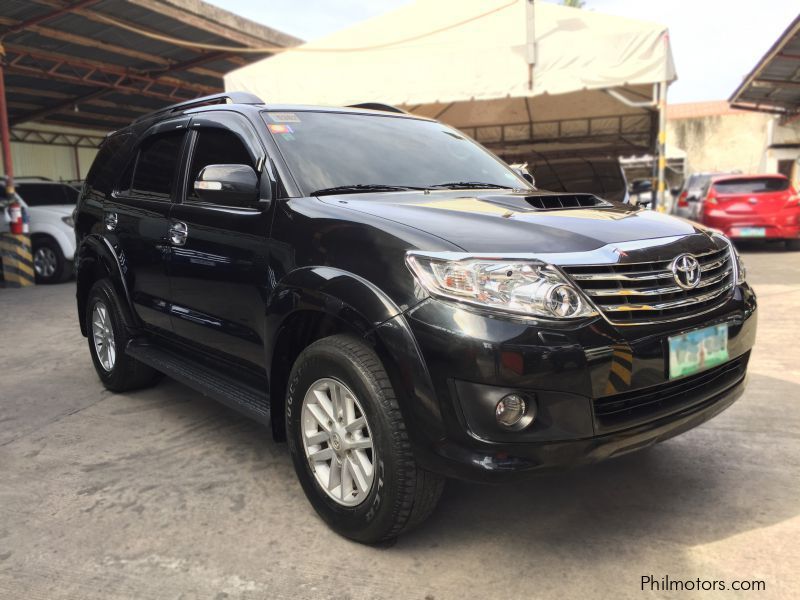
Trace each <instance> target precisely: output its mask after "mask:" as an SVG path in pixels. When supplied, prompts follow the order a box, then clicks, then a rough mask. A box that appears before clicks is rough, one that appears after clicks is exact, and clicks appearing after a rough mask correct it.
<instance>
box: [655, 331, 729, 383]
mask: <svg viewBox="0 0 800 600" xmlns="http://www.w3.org/2000/svg"><path fill="white" fill-rule="evenodd" d="M728 358H729V356H728V325H727V323H723V324H721V325H712V326H711V327H704V328H703V329H696V330H694V331H690V332H689V333H684V334H682V335H673V336H671V337H670V338H669V378H670V379H675V378H677V377H685V376H686V375H693V374H694V373H699V372H700V371H705V370H706V369H710V368H712V367H716V366H717V365H720V364H722V363H724V362H725V361H727V360H728Z"/></svg>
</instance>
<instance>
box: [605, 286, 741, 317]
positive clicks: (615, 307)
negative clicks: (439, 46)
mask: <svg viewBox="0 0 800 600" xmlns="http://www.w3.org/2000/svg"><path fill="white" fill-rule="evenodd" d="M732 288H733V282H731V283H728V284H726V285H724V286H723V287H721V288H720V289H718V290H714V291H713V292H709V293H707V294H700V295H698V296H692V297H691V298H681V299H680V300H669V301H667V302H660V303H658V304H608V305H604V306H603V307H602V308H603V310H604V311H605V312H634V311H649V310H665V309H670V308H680V307H681V306H690V305H692V304H695V303H697V302H706V301H708V300H713V299H714V298H718V297H719V296H721V295H722V294H724V293H725V292H727V291H729V290H730V289H732Z"/></svg>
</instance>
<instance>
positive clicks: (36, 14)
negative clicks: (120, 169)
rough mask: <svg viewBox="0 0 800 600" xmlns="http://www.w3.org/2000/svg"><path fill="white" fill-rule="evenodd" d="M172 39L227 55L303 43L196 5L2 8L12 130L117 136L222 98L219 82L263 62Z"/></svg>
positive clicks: (131, 0) (101, 1)
mask: <svg viewBox="0 0 800 600" xmlns="http://www.w3.org/2000/svg"><path fill="white" fill-rule="evenodd" d="M108 17H111V18H112V19H113V20H114V21H115V22H114V23H110V22H109V21H108V20H107V18H108ZM120 23H121V24H124V25H126V26H127V27H122V26H120V25H119V24H120ZM132 29H133V30H136V31H133V30H132ZM145 33H150V34H156V35H159V36H164V37H165V38H167V39H153V38H152V37H149V36H147V35H145ZM173 40H181V41H188V42H193V43H200V44H207V45H216V46H224V47H226V48H265V47H266V48H269V47H275V46H277V47H291V46H295V45H297V44H299V43H300V42H301V40H299V39H297V38H295V37H292V36H290V35H287V34H285V33H282V32H280V31H276V30H274V29H272V28H269V27H266V26H264V25H261V24H259V23H255V22H253V21H249V20H247V19H244V18H242V17H240V16H238V15H235V14H233V13H231V12H228V11H226V10H223V9H220V8H217V7H215V6H212V5H210V4H206V3H205V2H202V1H200V0H77V1H76V0H69V1H65V0H4V1H3V2H0V43H1V44H2V46H3V47H4V49H5V61H4V64H5V73H6V77H5V83H6V95H7V101H8V108H9V121H10V123H11V125H12V127H13V126H15V125H19V124H22V123H26V122H40V123H48V124H61V125H68V126H74V127H82V128H93V129H100V130H111V129H117V128H119V127H122V126H124V125H125V124H127V123H129V122H130V121H132V120H133V119H135V118H136V117H138V116H141V115H142V114H145V113H147V112H150V111H152V110H156V109H158V108H160V107H162V106H165V105H167V104H171V103H175V102H180V101H182V100H186V99H190V98H195V97H199V96H204V95H207V94H212V93H217V92H221V91H223V83H222V76H223V75H225V74H226V73H227V72H229V71H231V70H233V69H235V68H238V67H240V66H242V65H245V64H248V63H250V62H253V61H256V60H259V59H261V58H264V57H265V56H269V55H270V53H269V52H267V51H264V52H262V53H255V54H254V53H245V52H237V51H235V50H233V51H229V50H213V49H199V48H190V47H186V46H185V45H182V44H180V43H175V42H173Z"/></svg>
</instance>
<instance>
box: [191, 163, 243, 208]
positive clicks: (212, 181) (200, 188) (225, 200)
mask: <svg viewBox="0 0 800 600" xmlns="http://www.w3.org/2000/svg"><path fill="white" fill-rule="evenodd" d="M194 191H195V192H196V193H197V196H198V197H199V198H200V200H202V201H203V202H210V203H212V204H233V205H239V206H246V205H249V204H253V203H255V202H258V176H257V175H256V172H255V171H254V170H253V167H251V166H249V165H208V166H206V167H203V170H201V171H200V173H199V174H198V175H197V179H196V180H195V182H194Z"/></svg>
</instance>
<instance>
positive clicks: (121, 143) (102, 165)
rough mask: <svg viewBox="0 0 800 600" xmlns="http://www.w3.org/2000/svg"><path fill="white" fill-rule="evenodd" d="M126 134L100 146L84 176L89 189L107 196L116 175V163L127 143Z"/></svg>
mask: <svg viewBox="0 0 800 600" xmlns="http://www.w3.org/2000/svg"><path fill="white" fill-rule="evenodd" d="M129 137H130V136H129V135H128V134H124V133H123V134H116V135H112V136H111V137H109V138H106V139H105V141H104V142H103V143H102V144H101V146H100V151H99V152H98V153H97V156H96V157H95V159H94V162H93V163H92V167H91V168H90V169H89V174H88V175H87V176H86V183H87V185H88V187H89V188H94V189H96V190H97V191H99V192H101V193H103V194H108V193H110V192H111V189H112V188H113V186H114V180H115V179H116V177H117V174H118V172H119V171H118V170H117V169H118V168H119V165H118V164H116V163H118V162H119V161H120V160H121V159H123V158H124V156H123V155H124V152H123V150H124V148H125V145H126V144H127V142H128V141H129Z"/></svg>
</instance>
